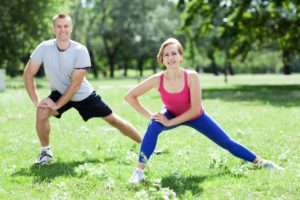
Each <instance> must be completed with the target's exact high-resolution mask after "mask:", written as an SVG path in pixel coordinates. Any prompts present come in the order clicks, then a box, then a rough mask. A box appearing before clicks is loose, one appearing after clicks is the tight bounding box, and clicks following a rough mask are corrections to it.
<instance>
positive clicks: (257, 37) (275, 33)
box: [178, 0, 300, 74]
mask: <svg viewBox="0 0 300 200" xmlns="http://www.w3.org/2000/svg"><path fill="white" fill-rule="evenodd" d="M178 7H179V8H180V9H181V10H182V16H183V25H182V29H186V28H187V27H188V28H189V29H192V30H193V31H192V32H193V34H194V36H193V37H192V40H194V41H197V40H198V38H201V39H203V40H205V39H209V41H210V42H209V43H208V45H209V46H210V52H214V49H215V48H217V49H218V50H222V51H224V53H225V57H226V61H225V74H226V72H227V70H229V69H230V65H231V62H232V60H233V59H235V58H236V57H238V56H241V57H242V58H243V59H244V58H245V57H246V56H247V53H248V52H249V51H250V50H251V49H253V47H254V46H258V47H264V46H266V45H268V46H270V45H272V46H273V47H274V46H275V45H274V41H277V44H278V45H277V46H278V47H279V49H280V50H281V51H282V55H283V58H282V61H283V63H284V69H285V70H284V72H285V73H286V74H288V73H290V68H291V67H290V64H291V63H292V60H293V57H294V55H296V54H297V53H298V52H299V45H300V34H299V23H300V22H299V21H300V20H299V18H300V16H299V15H298V13H299V8H300V5H299V4H298V3H297V1H292V0H283V1H264V0H245V1H234V0H212V1H204V0H190V1H188V2H186V1H184V0H180V1H179V3H178ZM195 21H198V22H200V23H197V24H196V23H194V22H195ZM211 59H213V56H211ZM212 62H213V61H212ZM226 68H227V70H226Z"/></svg>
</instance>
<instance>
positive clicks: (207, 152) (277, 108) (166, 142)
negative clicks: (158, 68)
mask: <svg viewBox="0 0 300 200" xmlns="http://www.w3.org/2000/svg"><path fill="white" fill-rule="evenodd" d="M299 80H300V77H299V75H291V76H288V77H287V76H280V75H256V76H252V75H237V76H234V77H232V78H231V79H230V82H229V83H228V84H225V83H224V82H223V78H222V77H220V76H217V77H216V76H211V75H206V74H203V75H202V77H201V81H202V82H201V85H202V88H203V103H204V106H205V110H206V112H207V113H209V114H210V115H211V116H212V117H213V118H214V119H215V120H216V121H217V122H218V123H219V124H220V125H221V126H222V127H223V128H224V130H226V131H227V132H228V134H229V135H230V136H231V137H232V138H233V139H235V140H236V141H238V142H240V143H242V144H243V145H245V146H246V147H248V148H250V149H251V150H252V151H253V152H255V153H257V154H258V155H260V156H262V157H265V158H267V159H271V160H273V161H275V162H276V163H278V164H280V165H282V166H284V167H285V168H286V171H285V172H282V173H281V172H278V171H268V170H265V169H257V168H255V167H254V166H253V165H251V164H250V163H245V162H243V161H241V160H239V159H237V158H235V157H233V156H231V155H230V154H229V153H228V152H227V151H224V150H222V149H221V148H219V147H218V146H216V145H215V144H214V143H212V142H211V141H210V140H209V139H207V138H206V137H204V136H203V135H201V134H199V133H198V132H196V131H194V130H192V129H190V128H189V127H179V128H177V129H174V130H171V131H166V132H164V133H163V134H161V135H160V137H159V141H158V148H159V149H161V150H163V153H162V154H161V155H153V157H152V158H151V160H150V162H149V165H148V166H147V168H146V176H147V180H146V182H145V183H143V184H141V185H138V186H134V185H130V184H128V183H127V180H128V178H129V177H130V176H131V173H132V172H133V170H134V169H135V167H136V164H137V156H138V151H139V145H137V144H135V143H134V142H133V141H132V140H130V139H128V138H126V137H124V136H123V135H122V134H120V133H119V132H118V131H117V130H115V129H113V128H111V127H110V126H109V125H108V124H107V123H105V122H104V121H103V120H99V119H92V120H90V121H88V122H86V123H85V122H83V121H82V119H81V118H80V116H79V115H78V113H77V111H76V110H74V109H71V110H70V111H68V112H67V113H65V114H64V115H63V117H62V119H60V120H58V119H54V118H53V119H51V125H52V126H51V131H52V132H51V148H52V150H53V152H54V158H55V161H54V162H53V163H52V164H49V165H46V166H41V167H39V166H34V165H33V161H34V159H35V158H36V156H37V154H38V153H39V150H40V145H39V142H38V138H37V136H36V133H35V127H34V123H35V122H34V121H35V119H34V118H35V107H34V106H33V105H32V103H31V101H30V99H29V98H28V95H27V93H26V91H25V89H24V88H23V87H22V80H21V79H9V80H8V82H7V86H8V89H7V90H6V91H5V92H2V93H0V103H1V105H3V106H1V107H0V113H1V115H0V146H1V148H0V160H1V165H0V199H120V200H122V199H124V200H125V199H153V200H154V199H249V200H251V199H253V200H256V199H266V200H267V199H297V198H298V197H299V195H300V193H299V191H300V187H299V184H298V183H299V176H300V174H299V168H300V163H299V141H298V140H297V138H298V137H299V128H298V127H299V126H298V124H299V120H300V118H299V117H300V115H299V114H298V113H299V111H300V107H299V97H300V93H299V91H300V88H299V85H300V82H299ZM37 81H38V85H39V86H40V87H39V93H40V95H41V96H42V97H43V96H46V95H48V94H49V89H48V85H47V82H46V81H45V80H44V79H38V80H37ZM91 83H92V85H93V86H94V88H95V89H96V90H97V91H98V92H99V93H100V94H101V96H102V97H103V99H104V100H105V101H106V102H107V103H108V104H109V105H110V106H111V107H112V108H113V110H114V111H115V112H116V113H117V114H119V115H120V116H122V117H124V118H126V119H127V120H129V121H130V122H131V123H133V125H134V126H136V127H137V129H138V130H139V132H140V133H141V134H143V133H144V131H145V129H146V127H147V124H148V120H147V119H145V118H143V117H141V115H140V114H138V113H137V112H136V111H134V110H133V108H131V107H130V106H128V104H127V103H126V102H125V101H124V100H123V98H124V95H125V93H126V92H127V91H128V90H129V88H131V87H132V86H133V85H134V84H136V83H137V80H134V79H131V80H129V79H126V80H121V79H119V80H102V81H99V80H93V81H91ZM141 101H142V102H143V103H144V104H145V105H146V106H147V107H149V109H150V110H151V111H152V112H156V111H158V110H160V108H161V106H162V104H161V103H160V99H159V96H158V94H157V92H156V91H152V92H150V93H148V94H147V95H145V96H143V97H142V98H141ZM175 195H176V196H175Z"/></svg>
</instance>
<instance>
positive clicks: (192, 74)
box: [185, 69, 199, 77]
mask: <svg viewBox="0 0 300 200" xmlns="http://www.w3.org/2000/svg"><path fill="white" fill-rule="evenodd" d="M185 71H186V73H187V75H188V76H189V77H198V76H199V73H198V72H196V71H195V70H192V69H185Z"/></svg>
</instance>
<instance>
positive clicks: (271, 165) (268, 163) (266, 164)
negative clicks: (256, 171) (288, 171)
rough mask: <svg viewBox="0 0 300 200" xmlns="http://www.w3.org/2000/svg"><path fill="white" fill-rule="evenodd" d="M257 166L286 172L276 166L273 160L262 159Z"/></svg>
mask: <svg viewBox="0 0 300 200" xmlns="http://www.w3.org/2000/svg"><path fill="white" fill-rule="evenodd" d="M257 165H258V166H262V167H264V168H267V169H276V170H279V171H284V170H285V169H284V168H283V167H280V166H279V165H277V164H275V163H274V162H272V161H271V160H263V159H261V160H260V161H258V163H257Z"/></svg>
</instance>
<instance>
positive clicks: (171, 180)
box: [161, 171, 230, 196]
mask: <svg viewBox="0 0 300 200" xmlns="http://www.w3.org/2000/svg"><path fill="white" fill-rule="evenodd" d="M229 173H230V172H228V171H223V172H220V173H218V174H214V175H207V176H193V175H190V176H183V175H176V174H172V175H170V176H166V177H163V178H162V180H161V186H162V187H164V188H170V189H172V190H173V191H174V192H175V193H176V195H177V196H182V195H184V194H185V193H186V192H187V191H189V192H191V193H192V194H193V196H195V195H197V196H198V195H200V194H201V193H202V192H203V191H204V189H203V188H202V187H201V186H200V183H202V182H204V181H205V180H206V179H211V178H214V177H221V176H224V175H226V174H229Z"/></svg>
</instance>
